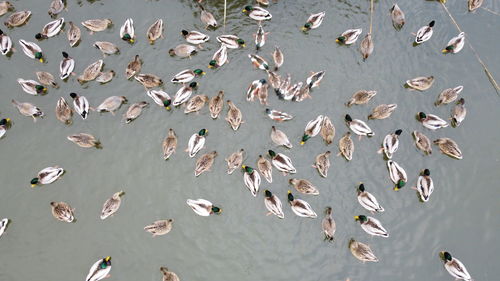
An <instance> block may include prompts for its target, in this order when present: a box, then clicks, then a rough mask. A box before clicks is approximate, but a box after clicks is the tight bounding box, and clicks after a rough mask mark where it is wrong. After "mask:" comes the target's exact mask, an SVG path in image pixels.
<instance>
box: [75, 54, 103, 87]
mask: <svg viewBox="0 0 500 281" xmlns="http://www.w3.org/2000/svg"><path fill="white" fill-rule="evenodd" d="M103 65H104V61H103V60H98V61H96V62H93V63H92V64H90V65H89V66H87V67H86V68H85V70H83V73H82V75H80V76H79V77H78V79H77V80H78V82H80V84H81V83H85V82H88V81H92V80H94V79H96V78H97V76H98V75H99V73H101V69H102V66H103Z"/></svg>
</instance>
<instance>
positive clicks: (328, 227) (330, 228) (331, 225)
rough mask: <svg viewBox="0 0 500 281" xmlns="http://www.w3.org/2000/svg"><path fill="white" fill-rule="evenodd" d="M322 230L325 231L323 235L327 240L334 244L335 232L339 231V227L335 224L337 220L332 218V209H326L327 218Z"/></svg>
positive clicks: (322, 223)
mask: <svg viewBox="0 0 500 281" xmlns="http://www.w3.org/2000/svg"><path fill="white" fill-rule="evenodd" d="M321 228H322V229H323V233H324V234H325V240H328V241H330V242H333V240H334V235H335V230H337V225H336V224H335V220H333V217H332V207H326V208H325V217H324V218H323V221H322V222H321Z"/></svg>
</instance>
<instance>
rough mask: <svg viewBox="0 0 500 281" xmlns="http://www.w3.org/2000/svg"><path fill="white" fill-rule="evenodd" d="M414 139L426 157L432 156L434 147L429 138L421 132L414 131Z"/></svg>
mask: <svg viewBox="0 0 500 281" xmlns="http://www.w3.org/2000/svg"><path fill="white" fill-rule="evenodd" d="M413 137H414V138H415V145H416V146H417V148H418V149H420V150H422V151H423V152H424V153H425V154H426V155H427V154H432V146H431V141H430V140H429V138H428V137H427V136H426V135H424V134H422V133H421V132H419V131H413Z"/></svg>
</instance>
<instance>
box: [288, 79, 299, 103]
mask: <svg viewBox="0 0 500 281" xmlns="http://www.w3.org/2000/svg"><path fill="white" fill-rule="evenodd" d="M302 84H303V83H302V82H298V83H295V84H293V86H292V87H290V88H289V89H288V95H287V96H285V97H284V99H285V100H292V101H297V97H298V95H299V94H300V90H301V89H302Z"/></svg>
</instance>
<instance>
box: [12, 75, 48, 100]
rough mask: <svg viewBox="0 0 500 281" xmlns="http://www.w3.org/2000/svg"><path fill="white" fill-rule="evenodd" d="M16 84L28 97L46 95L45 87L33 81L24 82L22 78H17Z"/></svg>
mask: <svg viewBox="0 0 500 281" xmlns="http://www.w3.org/2000/svg"><path fill="white" fill-rule="evenodd" d="M17 83H19V85H21V88H22V89H23V91H24V92H26V93H28V94H30V95H33V96H36V95H43V94H45V93H47V87H44V86H43V85H41V84H40V83H38V82H36V81H35V80H24V79H22V78H18V79H17Z"/></svg>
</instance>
